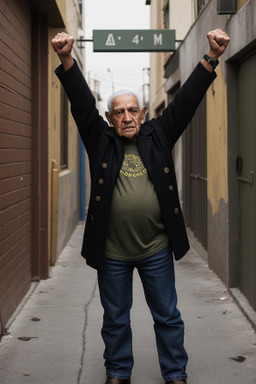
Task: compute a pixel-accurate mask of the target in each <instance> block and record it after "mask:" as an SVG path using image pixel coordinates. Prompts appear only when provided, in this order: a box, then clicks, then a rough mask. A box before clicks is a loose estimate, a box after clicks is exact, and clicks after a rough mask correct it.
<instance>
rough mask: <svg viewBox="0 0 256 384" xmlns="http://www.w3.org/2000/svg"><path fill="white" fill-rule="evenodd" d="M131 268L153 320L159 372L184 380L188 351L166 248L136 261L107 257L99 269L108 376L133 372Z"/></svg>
mask: <svg viewBox="0 0 256 384" xmlns="http://www.w3.org/2000/svg"><path fill="white" fill-rule="evenodd" d="M135 267H136V268H137V269H138V273H139V275H140V278H141V281H142V284H143V288H144V293H145V298H146V301H147V304H148V306H149V308H150V311H151V314H152V316H153V319H154V329H155V335H156V344H157V351H158V356H159V363H160V367H161V372H162V376H163V378H164V380H165V381H171V380H184V379H186V378H187V375H186V372H185V369H186V364H187V360H188V356H187V353H186V351H185V349H184V324H183V321H182V320H181V317H180V312H179V311H178V309H177V307H176V305H177V294H176V289H175V277H174V266H173V257H172V254H171V251H170V249H169V248H166V249H164V250H162V251H160V252H158V253H157V254H155V255H153V256H151V257H148V258H146V259H143V260H139V261H134V262H124V261H117V260H112V259H107V258H106V263H105V268H104V270H101V271H98V283H99V290H100V298H101V303H102V306H103V308H104V317H103V327H102V337H103V340H104V343H105V352H104V358H105V367H106V371H107V376H108V377H112V378H120V379H129V378H130V376H131V371H132V367H133V363H134V361H133V353H132V332H131V326H130V309H131V306H132V276H133V270H134V268H135Z"/></svg>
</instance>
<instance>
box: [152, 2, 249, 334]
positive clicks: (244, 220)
mask: <svg viewBox="0 0 256 384" xmlns="http://www.w3.org/2000/svg"><path fill="white" fill-rule="evenodd" d="M146 4H148V5H150V6H151V27H152V28H169V29H175V30H176V39H177V40H179V42H177V50H176V51H175V52H174V53H173V54H169V55H166V54H164V53H151V65H150V72H151V80H150V113H151V116H152V117H153V116H155V115H157V114H158V113H159V112H161V110H162V109H163V108H164V107H166V105H167V103H168V102H170V101H171V100H172V99H173V97H174V96H175V94H176V92H177V91H178V90H179V88H180V86H181V85H182V84H183V83H184V81H185V80H186V79H187V77H188V76H189V74H190V73H191V71H192V70H193V68H194V67H195V65H196V64H197V63H198V62H199V61H200V60H201V58H202V57H203V54H204V53H206V51H207V49H208V43H207V39H206V34H207V32H208V31H210V30H213V29H215V28H221V29H223V30H225V31H226V32H227V33H228V35H229V36H230V37H231V42H230V44H229V47H228V49H227V51H226V52H225V54H224V55H223V57H222V58H221V60H220V65H219V66H218V68H217V70H216V72H217V74H218V77H217V79H216V80H215V82H214V84H213V85H212V86H211V87H210V89H209V90H208V92H207V95H206V97H205V99H204V100H203V102H202V103H201V105H200V107H199V109H198V111H197V113H196V115H195V117H194V119H193V121H192V122H191V124H190V125H191V127H190V128H191V129H188V130H187V131H186V133H185V134H184V135H183V137H182V138H181V139H180V140H179V142H178V143H177V145H176V146H175V149H174V159H175V163H176V169H177V178H178V183H179V189H180V193H181V198H182V205H183V211H184V214H185V218H186V222H187V225H188V227H189V228H190V233H191V234H192V236H191V237H192V238H194V242H195V244H196V245H197V247H198V249H200V250H201V254H202V256H203V257H204V259H205V260H207V262H208V263H209V265H210V267H211V268H212V269H213V270H214V271H215V272H216V273H217V274H218V275H219V277H220V278H221V279H222V281H223V282H224V283H225V284H226V285H227V287H228V288H229V289H230V292H231V293H232V294H233V296H234V298H235V299H236V300H237V301H238V302H239V304H240V305H241V307H243V309H244V311H245V313H247V315H248V313H249V312H251V313H255V312H254V311H255V310H256V236H255V228H256V179H255V174H256V151H255V147H256V130H255V121H256V108H255V101H256V48H255V47H256V18H255V15H256V2H255V1H253V0H248V1H247V0H237V1H235V0H234V1H226V0H179V1H172V0H160V1H159V0H147V1H146ZM184 113H185V111H184ZM248 317H250V316H249V315H248ZM250 320H251V317H250ZM254 326H255V327H256V325H254Z"/></svg>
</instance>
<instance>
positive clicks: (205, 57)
mask: <svg viewBox="0 0 256 384" xmlns="http://www.w3.org/2000/svg"><path fill="white" fill-rule="evenodd" d="M204 59H205V60H206V61H207V62H208V63H209V64H211V66H212V67H213V69H215V68H216V67H217V65H218V64H219V60H214V59H213V58H212V57H210V56H208V55H206V54H205V55H204Z"/></svg>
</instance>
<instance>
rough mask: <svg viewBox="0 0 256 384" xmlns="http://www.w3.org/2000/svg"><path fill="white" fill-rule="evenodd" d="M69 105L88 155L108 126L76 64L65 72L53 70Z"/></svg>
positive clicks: (60, 68)
mask: <svg viewBox="0 0 256 384" xmlns="http://www.w3.org/2000/svg"><path fill="white" fill-rule="evenodd" d="M55 73H56V75H57V76H58V78H59V80H60V81H61V83H62V85H63V87H64V90H65V92H66V94H67V96H68V99H69V101H70V103H71V112H72V115H73V117H74V119H75V122H76V125H77V127H78V130H79V133H80V136H81V138H82V140H83V143H84V145H85V148H86V150H87V152H88V154H89V155H90V152H92V151H94V150H95V148H96V146H97V143H98V141H99V137H100V136H101V135H102V134H103V132H104V128H106V127H107V126H108V125H107V123H106V122H105V121H104V120H103V118H102V117H101V116H100V115H99V111H98V109H97V108H96V102H95V98H94V96H93V94H92V92H91V90H90V88H89V86H88V84H87V82H86V80H85V78H84V76H83V74H82V72H81V71H80V69H79V67H78V65H77V62H76V61H74V65H73V66H72V67H71V68H69V69H68V70H67V71H64V69H63V66H62V65H60V66H59V67H58V68H57V69H56V70H55Z"/></svg>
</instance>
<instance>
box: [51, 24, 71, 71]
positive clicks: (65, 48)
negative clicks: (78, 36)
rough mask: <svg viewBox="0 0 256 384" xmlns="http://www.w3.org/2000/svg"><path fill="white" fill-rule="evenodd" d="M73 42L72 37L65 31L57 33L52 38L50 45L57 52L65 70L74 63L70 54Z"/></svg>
mask: <svg viewBox="0 0 256 384" xmlns="http://www.w3.org/2000/svg"><path fill="white" fill-rule="evenodd" d="M73 44H74V38H73V37H72V36H69V35H68V34H67V33H65V32H61V33H58V34H57V35H56V36H55V37H54V38H53V39H52V47H53V49H54V51H55V52H56V53H57V54H58V56H59V58H60V61H61V62H62V64H63V67H64V70H65V71H67V70H68V69H69V68H70V67H72V65H73V64H74V60H73V57H72V55H71V51H72V47H73Z"/></svg>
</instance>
